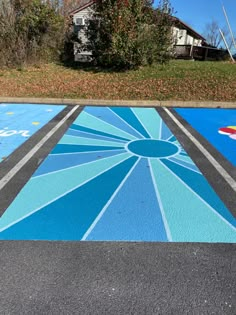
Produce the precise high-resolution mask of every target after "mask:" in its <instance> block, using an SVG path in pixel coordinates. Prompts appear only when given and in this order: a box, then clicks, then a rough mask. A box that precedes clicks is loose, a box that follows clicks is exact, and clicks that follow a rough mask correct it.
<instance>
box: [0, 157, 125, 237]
mask: <svg viewBox="0 0 236 315" xmlns="http://www.w3.org/2000/svg"><path fill="white" fill-rule="evenodd" d="M130 157H131V156H128V157H127V158H125V159H124V160H122V161H119V162H117V163H116V164H114V165H112V166H110V167H108V168H107V169H105V170H103V171H102V172H100V173H98V174H96V175H95V176H93V177H91V178H89V179H87V180H86V181H84V182H83V183H81V184H79V185H77V186H75V187H73V188H72V189H70V190H68V191H66V192H64V193H63V194H62V195H59V196H57V197H56V198H54V199H52V200H50V201H48V202H47V203H45V204H44V205H42V206H40V207H39V208H37V209H34V210H32V211H31V212H29V213H27V214H26V215H24V216H23V217H21V218H19V219H17V220H15V221H13V222H11V223H10V224H8V225H7V226H4V227H3V228H1V229H0V232H3V231H5V230H6V229H8V228H9V227H11V226H13V225H15V224H16V223H18V222H20V221H22V220H24V219H26V218H28V217H29V216H31V215H32V214H34V213H35V212H38V211H40V210H41V209H43V208H45V207H46V206H48V205H50V204H51V203H53V202H55V201H57V200H58V199H60V198H62V197H64V196H66V195H67V194H69V193H71V192H72V191H74V190H76V189H78V188H79V187H81V186H83V185H85V184H87V183H88V182H90V181H91V180H93V179H95V178H96V177H98V176H100V175H102V174H103V173H105V172H107V171H109V170H110V169H112V168H113V167H115V166H117V165H119V164H121V163H123V162H124V161H126V160H128V159H129V158H130Z"/></svg>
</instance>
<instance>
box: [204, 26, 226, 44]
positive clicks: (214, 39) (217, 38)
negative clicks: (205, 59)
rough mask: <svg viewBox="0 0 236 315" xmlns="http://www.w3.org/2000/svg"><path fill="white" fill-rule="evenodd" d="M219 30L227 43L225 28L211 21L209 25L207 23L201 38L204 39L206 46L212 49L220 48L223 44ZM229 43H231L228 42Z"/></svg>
mask: <svg viewBox="0 0 236 315" xmlns="http://www.w3.org/2000/svg"><path fill="white" fill-rule="evenodd" d="M219 29H221V30H222V32H223V34H224V36H225V38H226V39H227V41H228V37H229V31H228V29H227V28H226V27H220V25H219V23H218V22H217V21H215V20H212V21H211V22H210V23H207V24H206V26H205V30H204V33H203V36H204V37H205V38H206V41H207V43H208V44H210V45H212V46H214V47H220V46H221V45H222V44H223V40H222V37H221V35H220V31H219ZM230 43H231V41H230Z"/></svg>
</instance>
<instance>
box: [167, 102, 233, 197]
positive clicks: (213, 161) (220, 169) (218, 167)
mask: <svg viewBox="0 0 236 315" xmlns="http://www.w3.org/2000/svg"><path fill="white" fill-rule="evenodd" d="M163 110H164V111H165V112H166V114H167V115H168V116H169V117H170V118H171V119H172V120H173V121H174V122H175V123H176V125H177V126H178V127H179V128H180V129H181V131H182V132H183V133H184V134H185V135H186V136H187V137H188V138H189V139H190V140H191V141H192V142H193V143H194V144H195V146H196V147H197V148H198V150H199V151H200V152H201V153H202V154H203V155H204V156H205V157H206V158H207V160H208V161H209V162H210V163H211V164H212V165H213V166H214V168H215V169H216V170H217V172H218V173H219V174H220V175H221V176H222V177H223V178H224V179H225V181H226V182H227V183H228V184H229V185H230V187H231V188H232V189H233V190H234V191H235V192H236V181H235V180H234V179H233V177H232V176H231V175H230V174H229V173H228V172H227V171H226V170H225V169H224V168H223V167H222V166H221V165H220V164H219V163H218V162H217V160H216V159H215V158H214V157H213V156H212V155H211V154H210V153H209V152H208V151H207V150H206V149H205V148H204V147H203V146H202V144H201V143H200V142H199V141H198V140H197V139H196V138H195V137H194V136H193V135H192V134H191V133H190V132H189V131H188V130H187V129H186V128H185V127H184V125H183V124H182V123H181V122H180V121H179V120H178V119H177V118H176V117H175V116H174V115H173V114H172V113H171V111H170V110H169V109H168V108H166V107H163Z"/></svg>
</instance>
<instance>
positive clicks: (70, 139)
mask: <svg viewBox="0 0 236 315" xmlns="http://www.w3.org/2000/svg"><path fill="white" fill-rule="evenodd" d="M58 144H78V145H96V146H107V147H114V146H117V147H122V143H117V142H113V141H104V140H97V139H84V138H79V137H75V136H69V135H64V136H63V137H62V138H61V140H60V141H59V142H58Z"/></svg>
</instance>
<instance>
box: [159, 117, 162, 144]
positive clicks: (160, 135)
mask: <svg viewBox="0 0 236 315" xmlns="http://www.w3.org/2000/svg"><path fill="white" fill-rule="evenodd" d="M159 116H160V115H159ZM162 126H163V120H162V119H161V117H160V127H159V139H162Z"/></svg>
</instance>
